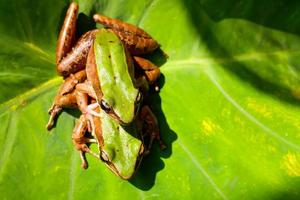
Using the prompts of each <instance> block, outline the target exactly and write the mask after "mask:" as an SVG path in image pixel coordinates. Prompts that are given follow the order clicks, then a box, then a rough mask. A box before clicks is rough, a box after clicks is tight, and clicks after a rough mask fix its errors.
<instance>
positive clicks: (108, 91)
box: [47, 3, 164, 179]
mask: <svg viewBox="0 0 300 200" xmlns="http://www.w3.org/2000/svg"><path fill="white" fill-rule="evenodd" d="M77 15H78V5H77V4H76V3H72V4H71V5H70V7H69V9H68V11H67V14H66V17H65V20H64V24H63V27H62V29H61V31H60V34H59V38H58V42H57V50H56V64H57V71H58V73H59V74H60V75H61V76H63V77H64V82H63V84H62V85H61V87H60V89H59V91H58V93H57V95H56V96H55V99H54V103H53V105H52V107H51V108H50V109H49V114H50V119H49V122H48V124H47V129H48V130H51V129H52V128H53V127H54V124H55V120H56V119H57V116H58V115H59V114H60V113H61V111H62V110H63V109H64V108H67V107H73V108H77V109H79V110H80V112H81V116H80V118H79V120H78V121H77V123H76V126H75V128H74V130H73V134H72V140H73V143H74V145H75V147H76V149H77V150H78V151H79V152H80V156H81V159H82V166H83V168H85V169H86V168H87V167H88V163H87V160H86V157H85V154H86V153H88V154H90V155H93V156H95V157H96V158H98V159H101V160H102V161H103V162H104V163H105V164H106V165H107V166H108V167H109V168H110V169H111V170H112V171H113V172H114V173H115V174H117V175H118V176H120V177H121V178H123V179H129V178H131V177H132V175H133V174H134V172H135V171H136V169H137V168H138V166H139V164H140V162H141V159H142V157H143V156H144V155H146V154H147V153H148V152H149V150H150V148H151V146H152V142H153V141H154V140H158V141H159V142H160V146H161V148H163V147H164V145H163V143H162V141H161V140H160V135H159V130H158V124H157V119H156V117H155V116H154V114H153V113H152V112H151V110H150V108H149V106H147V105H145V103H144V101H143V97H144V96H145V95H147V92H148V91H149V87H150V86H153V85H154V84H155V81H156V80H157V78H158V77H159V75H160V70H159V68H158V67H157V66H155V65H154V64H153V63H151V62H150V61H148V60H146V59H144V58H142V57H139V56H140V55H145V54H149V53H151V52H153V51H154V50H155V49H157V48H159V44H158V43H157V42H156V41H155V40H154V39H153V38H152V37H151V36H150V35H149V34H147V33H146V32H145V31H144V30H142V29H140V28H138V27H136V26H134V25H131V24H128V23H125V22H122V21H120V20H117V19H111V18H108V17H105V16H102V15H99V14H96V15H94V20H95V22H97V23H101V24H103V25H104V26H105V27H106V28H102V29H95V30H90V31H88V32H86V33H85V34H83V35H82V36H81V37H80V38H79V39H78V41H75V37H76V36H75V35H76V34H75V33H76V22H77ZM156 87H157V86H156ZM92 143H96V144H97V145H98V150H99V153H95V152H93V151H92V150H91V149H90V148H89V147H90V145H91V144H92Z"/></svg>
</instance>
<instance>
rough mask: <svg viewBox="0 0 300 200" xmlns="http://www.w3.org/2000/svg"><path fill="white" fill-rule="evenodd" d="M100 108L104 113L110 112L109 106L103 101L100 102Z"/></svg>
mask: <svg viewBox="0 0 300 200" xmlns="http://www.w3.org/2000/svg"><path fill="white" fill-rule="evenodd" d="M100 107H101V108H102V110H104V111H105V112H110V111H111V110H112V108H111V106H110V105H109V104H108V103H107V102H106V101H104V100H101V101H100Z"/></svg>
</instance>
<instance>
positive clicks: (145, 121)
mask: <svg viewBox="0 0 300 200" xmlns="http://www.w3.org/2000/svg"><path fill="white" fill-rule="evenodd" d="M139 119H140V121H141V122H142V125H141V126H142V134H143V139H144V140H147V139H149V141H148V147H147V150H148V151H149V150H150V148H151V146H152V143H153V141H154V140H157V141H158V142H159V145H160V148H161V149H165V148H166V145H165V144H164V143H163V141H162V140H161V138H160V133H159V128H158V122H157V119H156V117H155V115H154V114H153V112H152V111H151V110H150V108H149V106H143V107H142V109H141V111H140V115H139ZM145 138H146V139H145Z"/></svg>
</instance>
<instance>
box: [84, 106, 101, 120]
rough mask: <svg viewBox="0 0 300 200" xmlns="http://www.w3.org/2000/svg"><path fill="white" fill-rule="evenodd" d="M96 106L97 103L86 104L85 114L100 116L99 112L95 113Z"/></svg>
mask: <svg viewBox="0 0 300 200" xmlns="http://www.w3.org/2000/svg"><path fill="white" fill-rule="evenodd" d="M98 107H100V106H99V104H98V103H92V104H90V105H88V106H87V108H86V114H90V115H93V116H96V117H101V115H100V113H97V112H96V111H94V110H95V109H96V108H98Z"/></svg>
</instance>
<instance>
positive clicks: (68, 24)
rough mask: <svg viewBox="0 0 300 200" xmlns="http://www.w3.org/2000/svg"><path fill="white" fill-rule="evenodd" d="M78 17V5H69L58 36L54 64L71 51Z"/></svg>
mask: <svg viewBox="0 0 300 200" xmlns="http://www.w3.org/2000/svg"><path fill="white" fill-rule="evenodd" d="M77 15H78V4H76V3H74V2H73V3H71V4H70V6H69V9H68V11H67V14H66V17H65V20H64V23H63V27H62V28H61V31H60V33H59V36H58V40H57V46H56V64H57V65H58V64H59V63H60V61H61V60H62V59H63V58H64V57H65V56H66V54H67V53H68V52H69V51H70V50H71V48H72V46H73V43H74V42H75V34H76V21H77Z"/></svg>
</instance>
